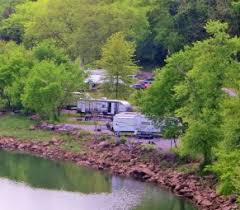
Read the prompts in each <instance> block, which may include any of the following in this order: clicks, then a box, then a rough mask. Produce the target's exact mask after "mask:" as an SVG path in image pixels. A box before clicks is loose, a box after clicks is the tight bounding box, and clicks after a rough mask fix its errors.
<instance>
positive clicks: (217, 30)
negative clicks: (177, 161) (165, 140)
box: [139, 21, 239, 165]
mask: <svg viewBox="0 0 240 210" xmlns="http://www.w3.org/2000/svg"><path fill="white" fill-rule="evenodd" d="M226 29H227V24H225V23H220V22H218V21H216V22H215V21H210V22H209V23H208V24H207V26H206V30H207V31H208V32H209V33H210V34H211V35H212V37H211V38H209V39H207V40H204V41H202V42H196V43H194V45H193V46H192V47H186V48H185V50H184V51H180V52H179V53H176V54H174V55H173V56H171V57H169V58H168V59H167V64H166V66H165V67H163V68H162V69H161V70H159V73H158V76H157V80H156V81H155V82H154V84H153V85H152V87H150V88H149V89H148V90H147V91H146V92H145V93H144V94H143V97H142V99H141V100H139V101H140V105H141V107H142V110H143V111H144V112H145V113H146V114H148V115H149V116H151V117H153V118H155V119H162V118H164V117H169V116H174V115H176V116H177V117H180V118H182V119H183V121H184V122H185V123H187V124H188V126H189V127H188V129H187V130H186V132H185V134H184V135H183V137H182V149H183V152H185V153H188V154H195V155H199V154H201V155H203V157H204V161H203V165H205V164H207V163H209V162H211V160H212V148H213V147H215V146H216V145H217V143H218V141H221V140H222V133H221V125H222V119H223V118H222V116H221V114H220V112H221V108H220V107H221V103H222V100H223V98H224V97H225V93H224V91H223V90H222V89H223V88H224V86H225V85H229V84H230V81H233V78H236V77H237V78H239V76H237V75H239V71H238V72H237V70H236V68H237V69H239V61H238V60H237V58H236V56H234V55H236V53H237V52H238V50H239V38H230V36H229V35H228V34H227V33H226V32H225V31H226ZM233 75H234V76H233ZM238 81H239V80H238ZM236 83H237V82H235V84H236ZM232 84H233V83H232ZM236 127H239V124H237V125H236Z"/></svg>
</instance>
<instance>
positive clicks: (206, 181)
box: [0, 137, 237, 210]
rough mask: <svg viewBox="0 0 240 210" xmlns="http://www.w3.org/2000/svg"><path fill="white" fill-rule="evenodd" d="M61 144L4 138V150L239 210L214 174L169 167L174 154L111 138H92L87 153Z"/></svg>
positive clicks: (210, 206)
mask: <svg viewBox="0 0 240 210" xmlns="http://www.w3.org/2000/svg"><path fill="white" fill-rule="evenodd" d="M61 143H62V142H61V141H58V140H53V141H49V142H34V141H32V142H30V141H20V140H16V139H14V138H8V137H0V148H1V149H5V150H10V151H20V152H26V153H31V154H34V155H38V156H41V157H45V158H48V159H54V160H68V161H73V162H75V163H76V164H78V165H84V166H90V167H92V168H96V169H98V170H106V171H108V172H109V173H114V174H118V175H121V176H127V177H133V178H136V179H139V180H141V181H146V182H153V183H156V184H159V185H161V186H163V187H167V188H168V189H170V190H171V191H172V192H173V193H175V194H177V195H179V196H183V197H185V198H188V199H190V200H191V201H193V202H194V203H195V204H196V205H197V206H198V207H199V209H201V210H214V209H215V210H216V209H218V210H231V209H237V206H236V198H235V197H234V196H230V197H223V196H219V195H217V194H216V192H215V191H214V189H213V186H211V183H212V177H204V178H202V177H198V176H195V175H193V174H184V173H180V172H176V171H174V170H172V169H170V168H169V167H167V166H166V165H168V164H170V165H171V164H172V165H173V164H174V156H173V155H170V154H165V155H164V154H162V155H161V154H159V153H157V152H154V151H143V150H141V149H140V148H139V146H137V145H122V144H120V145H116V144H110V143H109V142H107V141H103V142H99V141H88V142H87V143H86V145H85V150H84V152H82V153H81V154H74V153H72V152H69V151H63V150H62V149H61ZM163 163H165V166H163Z"/></svg>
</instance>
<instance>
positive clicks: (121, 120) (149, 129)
mask: <svg viewBox="0 0 240 210" xmlns="http://www.w3.org/2000/svg"><path fill="white" fill-rule="evenodd" d="M112 128H113V131H114V132H115V133H122V132H132V133H135V134H137V133H149V134H158V133H160V129H159V128H157V127H156V126H155V124H154V122H153V121H152V120H150V119H148V118H147V117H145V116H144V115H143V114H140V113H136V112H123V113H120V114H117V115H115V116H114V118H113V125H112Z"/></svg>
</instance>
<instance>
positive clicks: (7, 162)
mask: <svg viewBox="0 0 240 210" xmlns="http://www.w3.org/2000/svg"><path fill="white" fill-rule="evenodd" d="M0 177H2V178H0V197H1V198H5V199H1V209H4V210H194V209H195V208H193V207H192V206H191V205H190V204H189V203H187V202H186V201H184V200H182V199H180V198H177V197H175V196H173V195H172V194H170V193H169V192H167V191H164V190H161V189H159V188H158V187H155V186H153V185H150V184H144V183H140V182H137V181H134V180H130V179H123V178H119V177H116V176H112V177H111V176H108V175H106V174H104V173H101V172H98V171H93V170H89V169H87V168H84V167H77V166H75V165H73V164H69V163H57V162H54V161H49V160H44V159H41V158H36V157H32V156H29V155H23V154H12V153H8V152H3V151H1V152H0Z"/></svg>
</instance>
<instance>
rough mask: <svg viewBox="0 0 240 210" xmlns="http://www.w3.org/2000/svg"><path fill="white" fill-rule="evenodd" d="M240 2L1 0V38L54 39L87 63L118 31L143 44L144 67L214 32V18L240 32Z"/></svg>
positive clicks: (140, 50) (139, 51) (138, 52)
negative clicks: (211, 26)
mask: <svg viewBox="0 0 240 210" xmlns="http://www.w3.org/2000/svg"><path fill="white" fill-rule="evenodd" d="M239 4H240V3H239V2H238V1H237V0H211V1H209V0H190V1H184V0H113V1H108V0H101V1H97V0H95V1H87V0H66V1H60V0H38V1H30V0H12V1H7V0H1V3H0V5H1V9H0V12H1V14H2V15H1V16H2V17H1V20H2V21H1V28H0V36H1V37H2V39H4V40H14V41H17V42H18V43H21V42H23V43H24V45H25V46H27V47H30V48H31V47H32V46H34V45H36V44H37V43H38V42H39V41H42V40H45V39H51V40H53V41H54V42H55V43H56V44H57V45H58V46H59V47H62V48H64V49H65V51H66V53H67V54H68V55H69V56H70V57H71V58H72V59H76V58H78V57H80V58H81V60H82V62H83V64H89V63H93V62H94V61H95V60H96V59H99V57H100V52H101V50H100V49H101V47H102V46H103V44H104V43H105V41H106V40H107V39H108V38H109V37H110V36H111V35H112V34H114V33H116V32H124V33H125V34H126V36H127V39H128V40H131V41H135V43H136V45H137V50H136V55H137V58H136V60H137V61H138V62H139V64H141V65H143V66H150V67H154V66H156V65H162V64H163V63H164V59H165V58H166V56H167V55H170V54H172V53H174V52H176V51H178V50H180V49H182V48H183V46H185V45H188V44H191V43H193V42H194V41H196V40H203V39H204V38H207V37H208V35H207V33H206V31H205V29H204V25H205V24H206V23H207V21H208V20H221V21H224V22H227V23H228V24H229V32H230V34H231V35H239V34H240V28H239V21H240V17H239V10H240V6H239Z"/></svg>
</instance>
